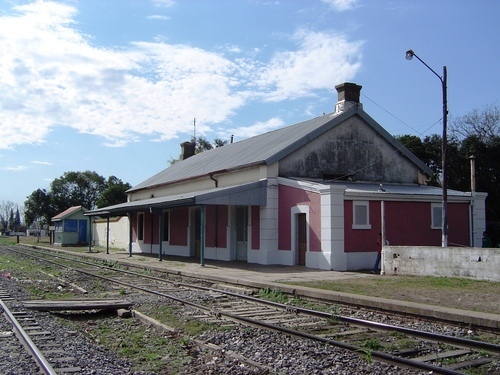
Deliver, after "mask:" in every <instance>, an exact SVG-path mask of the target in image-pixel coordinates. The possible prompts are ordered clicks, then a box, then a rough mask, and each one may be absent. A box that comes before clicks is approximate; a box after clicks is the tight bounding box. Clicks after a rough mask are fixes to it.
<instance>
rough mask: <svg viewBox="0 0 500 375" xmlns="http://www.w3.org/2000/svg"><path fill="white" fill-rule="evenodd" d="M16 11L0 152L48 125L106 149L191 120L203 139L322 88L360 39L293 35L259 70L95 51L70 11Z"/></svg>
mask: <svg viewBox="0 0 500 375" xmlns="http://www.w3.org/2000/svg"><path fill="white" fill-rule="evenodd" d="M160 3H161V4H160ZM156 4H157V5H162V6H171V5H172V4H173V2H171V1H161V2H160V1H157V2H156ZM15 9H16V11H17V15H15V16H6V15H3V16H0V50H1V51H8V52H7V53H5V52H4V53H2V54H0V77H2V79H1V80H0V124H1V126H0V149H9V148H12V147H14V146H16V145H20V144H37V143H41V142H44V141H45V139H46V138H47V136H48V134H49V132H50V131H53V130H54V128H55V127H56V126H67V127H71V128H73V129H75V130H77V131H79V132H83V133H89V134H94V135H98V136H101V137H103V138H104V139H105V141H104V144H105V145H106V146H111V147H121V146H124V145H126V144H127V143H129V142H136V141H139V140H140V139H141V138H142V137H143V136H145V135H146V136H147V137H148V138H149V139H150V140H167V139H172V138H177V137H178V136H179V134H181V133H189V132H190V131H191V123H192V119H193V117H196V118H197V119H199V120H200V121H199V126H197V128H198V130H199V131H200V133H206V132H208V131H210V130H211V128H210V127H211V126H213V125H214V124H218V123H221V122H224V121H226V120H228V119H229V118H230V117H231V116H232V115H233V114H234V113H235V111H236V110H237V109H239V108H241V107H243V106H244V105H245V104H247V103H248V102H249V101H252V100H272V101H279V100H286V99H290V98H297V97H300V96H305V95H310V92H311V90H316V89H323V88H329V89H331V88H332V87H333V86H334V84H336V83H338V82H343V81H346V80H349V79H351V78H352V77H353V76H354V74H355V73H356V71H357V69H358V68H359V64H360V63H359V59H360V47H361V43H357V42H349V41H348V40H347V39H346V38H345V37H343V36H341V35H335V34H327V33H315V32H311V31H307V30H300V31H298V32H297V33H296V34H295V35H294V39H293V41H294V42H295V43H296V45H297V50H290V51H285V52H280V53H277V54H275V56H274V57H273V58H272V60H271V61H270V62H269V63H268V64H265V63H263V62H260V61H257V60H254V59H253V58H249V57H247V58H241V57H238V58H235V59H234V60H229V59H228V58H226V57H225V56H223V55H222V54H218V53H215V52H211V51H206V50H202V49H199V48H195V47H192V46H187V45H171V44H167V43H162V42H156V43H151V42H135V43H132V44H131V45H129V46H128V48H120V49H118V48H115V49H109V48H103V47H98V46H94V45H92V44H91V43H90V42H89V39H90V37H88V36H86V35H84V34H82V33H81V32H79V31H78V30H77V29H74V28H73V27H72V25H73V24H74V23H75V22H74V17H75V15H76V12H77V10H76V8H73V7H71V6H68V5H62V4H59V3H51V2H35V3H32V4H29V5H24V6H18V7H16V8H15ZM238 48H239V47H237V46H231V50H232V52H235V53H239V52H240V50H239V49H238ZM226 51H227V50H226ZM275 123H276V119H272V120H270V121H269V122H267V123H263V124H256V125H254V126H253V127H251V129H259V126H262V127H263V128H262V129H263V130H265V129H266V126H268V127H271V128H272V126H274V125H273V124H275ZM246 129H247V133H250V132H252V131H251V130H248V128H246ZM241 131H243V130H241ZM226 134H227V133H226ZM240 134H241V133H240Z"/></svg>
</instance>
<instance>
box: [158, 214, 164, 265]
mask: <svg viewBox="0 0 500 375" xmlns="http://www.w3.org/2000/svg"><path fill="white" fill-rule="evenodd" d="M159 215H160V218H159V220H158V223H159V225H160V227H159V228H158V229H159V230H158V233H159V239H158V241H159V242H158V243H159V244H160V247H159V249H158V260H159V261H160V262H161V261H162V260H163V212H160V214H159Z"/></svg>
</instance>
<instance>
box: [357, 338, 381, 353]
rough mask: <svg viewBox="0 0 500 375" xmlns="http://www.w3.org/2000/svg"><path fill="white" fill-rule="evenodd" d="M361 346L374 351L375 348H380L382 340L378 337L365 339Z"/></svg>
mask: <svg viewBox="0 0 500 375" xmlns="http://www.w3.org/2000/svg"><path fill="white" fill-rule="evenodd" d="M361 347H363V348H368V349H370V350H372V351H373V350H379V349H380V348H381V347H382V345H381V344H380V341H379V340H378V339H374V338H371V339H368V340H365V341H363V343H362V344H361Z"/></svg>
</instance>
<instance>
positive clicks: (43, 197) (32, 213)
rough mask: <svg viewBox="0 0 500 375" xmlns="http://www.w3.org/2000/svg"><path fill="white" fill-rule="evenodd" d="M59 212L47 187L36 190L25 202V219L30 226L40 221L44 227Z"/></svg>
mask: <svg viewBox="0 0 500 375" xmlns="http://www.w3.org/2000/svg"><path fill="white" fill-rule="evenodd" d="M59 212H60V211H58V207H56V205H55V204H54V203H53V202H52V195H51V194H50V193H47V191H46V190H45V189H37V190H35V191H34V192H33V193H31V194H30V195H29V196H28V197H27V199H26V201H25V202H24V221H25V223H26V225H28V226H30V225H32V224H33V223H34V222H35V221H38V222H39V223H40V225H41V226H42V227H47V226H49V225H50V221H51V219H52V218H53V217H54V216H56V215H57V214H58V213H59Z"/></svg>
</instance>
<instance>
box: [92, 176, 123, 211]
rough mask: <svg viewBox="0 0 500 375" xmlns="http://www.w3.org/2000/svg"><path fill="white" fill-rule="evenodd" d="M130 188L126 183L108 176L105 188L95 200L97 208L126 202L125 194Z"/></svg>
mask: <svg viewBox="0 0 500 375" xmlns="http://www.w3.org/2000/svg"><path fill="white" fill-rule="evenodd" d="M131 187H132V186H131V185H130V184H129V183H128V182H127V183H124V182H123V181H122V180H120V179H119V178H117V177H115V176H110V177H109V178H108V181H107V188H106V189H105V190H104V191H103V192H102V194H101V196H100V197H99V199H98V200H97V207H98V208H101V207H106V206H113V205H115V204H119V203H124V202H126V201H127V195H126V194H125V192H126V191H127V190H129V189H130V188H131Z"/></svg>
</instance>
